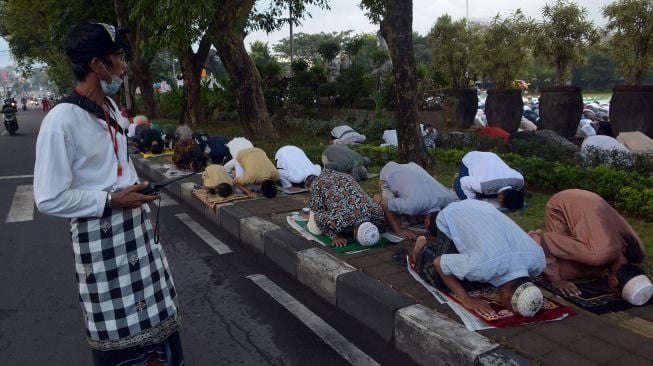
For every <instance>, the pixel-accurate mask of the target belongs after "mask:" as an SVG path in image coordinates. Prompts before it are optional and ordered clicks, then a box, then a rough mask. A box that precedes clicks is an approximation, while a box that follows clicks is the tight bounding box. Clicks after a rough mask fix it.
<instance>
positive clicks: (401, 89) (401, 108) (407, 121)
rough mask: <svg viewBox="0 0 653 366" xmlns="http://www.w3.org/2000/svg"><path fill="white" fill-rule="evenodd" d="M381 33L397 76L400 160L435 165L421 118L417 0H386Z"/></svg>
mask: <svg viewBox="0 0 653 366" xmlns="http://www.w3.org/2000/svg"><path fill="white" fill-rule="evenodd" d="M381 34H382V35H383V38H385V40H386V42H387V43H388V48H389V50H390V57H391V59H392V70H393V73H394V76H395V90H396V93H395V94H396V104H397V105H396V108H395V118H396V120H397V122H396V124H397V137H398V140H399V159H400V160H401V161H402V162H410V161H413V162H415V163H417V164H419V165H422V166H428V165H430V164H431V159H430V157H429V155H428V152H427V151H426V146H425V145H424V138H423V137H422V132H421V131H420V127H419V122H418V120H417V68H416V66H415V53H414V51H413V37H412V36H413V1H412V0H386V1H385V17H384V19H383V21H382V22H381Z"/></svg>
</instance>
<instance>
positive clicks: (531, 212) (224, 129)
mask: <svg viewBox="0 0 653 366" xmlns="http://www.w3.org/2000/svg"><path fill="white" fill-rule="evenodd" d="M594 94H597V95H600V94H599V93H594ZM594 94H592V95H594ZM603 94H604V95H608V97H609V94H610V93H603ZM583 95H584V96H585V94H583ZM158 122H159V123H161V124H166V123H176V122H175V121H172V120H164V119H160V120H158ZM197 129H203V130H206V131H207V132H208V133H209V134H210V135H222V136H228V137H238V136H244V135H245V133H244V130H243V128H242V127H241V126H240V125H238V124H237V123H224V122H222V123H219V124H217V123H216V124H211V125H202V126H200V127H199V128H197ZM279 136H280V138H279V140H277V141H271V142H265V141H256V140H254V141H252V142H253V143H254V146H257V147H260V148H261V149H263V150H265V152H266V153H267V154H268V156H269V157H274V154H275V152H276V151H277V149H279V148H280V147H281V146H284V145H296V146H299V147H301V148H302V149H304V150H305V151H306V152H307V154H308V155H309V157H312V159H313V161H314V162H318V161H317V160H316V159H317V157H316V156H319V152H321V151H322V150H323V149H324V147H326V144H328V140H327V137H325V136H308V135H305V134H303V133H302V132H301V131H296V130H292V131H290V130H286V131H279ZM380 170H381V166H370V168H369V172H372V173H379V171H380ZM457 171H458V167H457V166H452V165H445V164H438V163H436V164H435V166H434V167H433V168H431V170H430V173H431V174H432V175H433V176H434V177H436V179H437V180H438V181H440V182H441V183H442V184H444V185H445V186H447V187H451V186H452V184H453V178H454V175H455V174H456V173H457ZM361 186H362V187H363V189H365V191H366V192H368V193H369V194H371V195H374V194H376V193H379V192H380V188H379V178H378V177H375V178H372V179H368V180H366V181H363V182H361ZM526 188H527V189H528V187H526ZM554 193H555V192H540V191H530V192H529V195H528V197H527V198H526V202H527V203H528V208H526V209H524V210H518V211H515V212H511V213H508V216H510V218H511V219H513V220H514V221H515V222H516V223H517V224H518V225H519V226H520V227H521V228H522V229H524V230H525V231H530V230H535V229H539V228H541V229H544V207H545V206H546V202H547V201H548V200H549V198H550V197H551V196H552V195H553V194H554ZM626 220H627V221H628V222H629V223H630V225H631V226H632V227H633V229H635V231H636V232H637V233H638V235H639V237H640V238H641V239H642V241H643V242H644V246H645V248H646V254H647V256H646V259H645V264H644V265H645V268H646V271H647V273H648V274H649V275H653V225H651V223H650V222H646V221H643V220H639V219H636V218H632V217H626Z"/></svg>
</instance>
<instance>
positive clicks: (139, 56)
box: [114, 0, 161, 117]
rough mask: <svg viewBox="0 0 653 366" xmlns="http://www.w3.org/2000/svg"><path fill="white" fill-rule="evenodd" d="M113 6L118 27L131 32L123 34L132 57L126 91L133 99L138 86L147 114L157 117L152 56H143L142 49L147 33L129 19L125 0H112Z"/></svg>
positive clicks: (133, 107)
mask: <svg viewBox="0 0 653 366" xmlns="http://www.w3.org/2000/svg"><path fill="white" fill-rule="evenodd" d="M114 8H115V11H116V18H117V20H118V27H119V28H129V29H130V30H131V32H129V33H127V34H126V35H125V37H126V38H127V42H129V46H130V48H131V50H132V59H131V61H130V65H129V66H130V71H131V74H132V78H131V85H130V89H131V90H129V91H127V92H128V93H130V94H131V96H132V98H131V99H132V101H134V95H135V90H136V88H137V87H140V89H141V95H142V96H143V100H144V102H145V110H146V113H147V115H148V116H150V117H158V116H160V115H161V111H160V110H159V108H158V105H157V104H156V100H155V98H154V86H153V85H152V72H151V70H150V63H151V62H152V57H145V54H144V51H143V49H144V47H143V42H147V39H148V38H149V35H148V34H147V31H146V30H145V29H144V27H140V26H139V25H138V23H137V22H135V21H132V22H130V21H129V10H128V9H127V5H126V3H125V0H114ZM132 110H133V112H136V110H137V108H136V104H135V103H134V104H132Z"/></svg>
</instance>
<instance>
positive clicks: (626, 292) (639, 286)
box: [621, 275, 653, 306]
mask: <svg viewBox="0 0 653 366" xmlns="http://www.w3.org/2000/svg"><path fill="white" fill-rule="evenodd" d="M651 296H653V284H651V280H650V279H649V278H648V277H646V275H639V276H635V277H633V278H631V279H630V281H628V282H627V283H626V285H625V286H624V289H623V290H622V291H621V297H622V298H623V299H624V300H626V301H628V302H629V303H630V304H633V305H637V306H640V305H644V304H646V303H647V302H648V301H649V300H650V299H651Z"/></svg>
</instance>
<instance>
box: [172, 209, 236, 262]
mask: <svg viewBox="0 0 653 366" xmlns="http://www.w3.org/2000/svg"><path fill="white" fill-rule="evenodd" d="M175 216H177V218H179V220H181V222H183V223H184V224H186V226H188V228H190V229H191V231H193V232H194V233H195V234H197V236H199V237H200V238H201V239H202V240H204V242H206V244H208V245H209V246H210V247H211V248H213V250H215V251H216V252H217V253H218V254H220V255H222V254H227V253H233V251H232V250H231V248H229V247H228V246H227V245H226V244H225V243H223V242H221V241H220V240H219V239H218V238H216V237H215V236H213V235H211V233H210V232H208V231H207V230H206V229H205V228H203V227H202V226H201V225H200V224H198V223H197V221H195V220H193V219H192V218H191V217H190V216H188V215H187V214H185V213H180V214H176V215H175Z"/></svg>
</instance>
